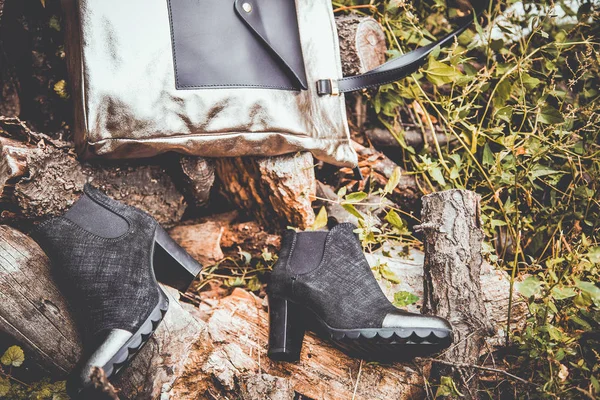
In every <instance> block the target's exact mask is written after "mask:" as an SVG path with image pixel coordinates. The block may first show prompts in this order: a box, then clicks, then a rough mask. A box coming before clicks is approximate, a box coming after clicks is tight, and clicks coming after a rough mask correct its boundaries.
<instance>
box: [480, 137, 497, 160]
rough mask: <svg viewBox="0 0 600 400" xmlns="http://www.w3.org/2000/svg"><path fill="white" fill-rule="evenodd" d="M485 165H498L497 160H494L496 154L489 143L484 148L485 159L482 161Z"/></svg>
mask: <svg viewBox="0 0 600 400" xmlns="http://www.w3.org/2000/svg"><path fill="white" fill-rule="evenodd" d="M481 161H482V162H483V165H485V166H492V165H494V164H495V163H496V159H495V158H494V153H492V150H491V149H490V145H489V144H488V143H486V144H485V146H483V159H482V160H481Z"/></svg>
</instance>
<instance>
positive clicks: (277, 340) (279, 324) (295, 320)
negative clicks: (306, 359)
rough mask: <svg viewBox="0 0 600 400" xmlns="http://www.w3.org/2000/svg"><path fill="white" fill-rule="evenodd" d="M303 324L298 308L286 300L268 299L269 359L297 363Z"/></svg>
mask: <svg viewBox="0 0 600 400" xmlns="http://www.w3.org/2000/svg"><path fill="white" fill-rule="evenodd" d="M305 329H306V328H305V324H304V318H303V311H302V309H301V307H300V306H298V305H296V304H293V303H291V302H289V301H288V300H285V299H281V298H277V297H273V298H271V297H269V353H268V355H269V358H270V359H272V360H274V361H298V360H299V359H300V350H302V341H303V340H304V332H305Z"/></svg>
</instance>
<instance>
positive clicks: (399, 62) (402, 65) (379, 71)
mask: <svg viewBox="0 0 600 400" xmlns="http://www.w3.org/2000/svg"><path fill="white" fill-rule="evenodd" d="M473 1H474V2H475V1H477V2H478V3H479V4H477V5H476V8H475V9H474V12H475V16H473V14H471V15H468V16H466V17H463V18H461V20H460V23H459V26H458V28H457V29H456V30H454V31H453V32H451V33H449V34H448V35H446V36H444V37H443V38H441V39H440V40H438V41H436V42H433V43H431V44H428V45H427V46H423V47H419V48H418V49H415V50H413V51H411V52H409V53H406V54H403V55H401V56H399V57H396V58H393V59H391V60H389V61H388V62H386V63H384V64H382V65H380V66H379V67H377V68H374V69H372V70H370V71H367V72H365V73H364V74H361V75H355V76H348V77H345V78H342V79H320V80H318V81H317V93H318V94H319V96H324V95H332V96H337V95H339V94H340V93H346V92H353V91H355V90H361V89H366V88H370V87H376V86H381V85H385V84H387V83H391V82H394V81H397V80H400V79H402V78H404V77H406V76H407V75H409V74H411V73H413V72H415V71H416V70H417V69H418V68H419V67H420V66H421V65H422V64H423V63H424V62H425V60H426V59H427V56H428V55H429V54H430V53H431V52H432V51H433V50H434V49H435V48H436V47H438V46H447V45H449V44H451V43H452V42H453V41H454V38H455V37H457V36H458V35H460V34H461V33H463V32H464V31H465V30H466V29H467V28H468V27H469V26H471V24H472V23H473V21H474V20H475V19H476V18H479V17H480V16H481V14H482V13H483V11H484V10H485V9H486V8H487V6H488V4H489V0H483V1H482V0H473Z"/></svg>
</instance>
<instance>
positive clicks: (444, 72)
mask: <svg viewBox="0 0 600 400" xmlns="http://www.w3.org/2000/svg"><path fill="white" fill-rule="evenodd" d="M424 72H425V76H426V77H427V80H429V82H431V83H433V84H434V85H437V86H441V85H444V84H446V83H450V82H454V81H456V80H457V79H458V78H460V77H462V76H463V74H462V73H461V72H460V71H459V70H458V69H457V68H456V67H454V66H452V65H448V64H444V63H442V62H439V61H436V60H434V59H431V60H430V61H429V64H428V66H427V69H426V70H425V71H424Z"/></svg>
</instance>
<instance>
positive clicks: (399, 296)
mask: <svg viewBox="0 0 600 400" xmlns="http://www.w3.org/2000/svg"><path fill="white" fill-rule="evenodd" d="M417 301H419V296H416V295H414V294H412V293H410V292H406V291H401V292H396V293H394V302H393V303H394V305H395V306H396V307H400V308H404V307H406V306H410V305H411V304H415V303H416V302H417Z"/></svg>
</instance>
